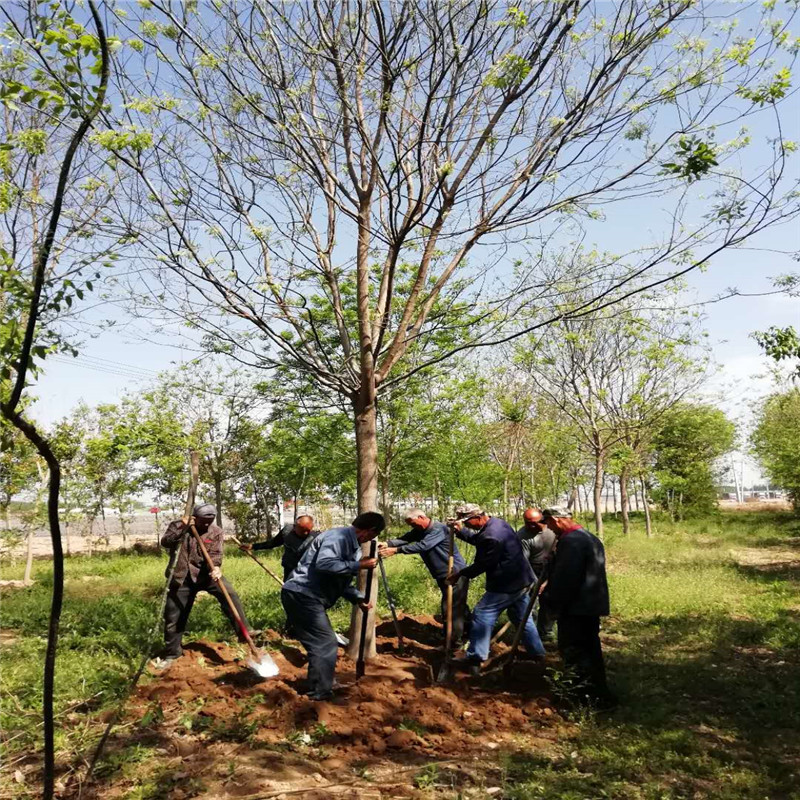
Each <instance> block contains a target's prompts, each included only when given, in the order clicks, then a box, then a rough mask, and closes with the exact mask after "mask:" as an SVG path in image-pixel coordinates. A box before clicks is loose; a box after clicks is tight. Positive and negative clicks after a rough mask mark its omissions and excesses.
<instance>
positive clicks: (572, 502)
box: [567, 486, 578, 511]
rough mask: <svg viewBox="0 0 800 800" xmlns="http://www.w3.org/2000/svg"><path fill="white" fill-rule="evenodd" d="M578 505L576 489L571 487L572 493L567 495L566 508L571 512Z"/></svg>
mask: <svg viewBox="0 0 800 800" xmlns="http://www.w3.org/2000/svg"><path fill="white" fill-rule="evenodd" d="M577 503H578V487H577V486H573V487H572V491H571V492H570V493H569V500H568V501H567V508H568V509H569V510H570V511H572V510H573V509H574V508H575V506H576V505H577Z"/></svg>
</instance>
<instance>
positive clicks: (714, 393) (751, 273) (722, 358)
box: [33, 3, 800, 473]
mask: <svg viewBox="0 0 800 800" xmlns="http://www.w3.org/2000/svg"><path fill="white" fill-rule="evenodd" d="M709 5H710V6H713V7H714V8H720V7H721V6H719V4H713V3H712V4H709ZM748 22H750V20H748V19H747V18H746V19H745V23H748ZM743 27H746V24H745V25H744V26H743ZM742 32H744V31H742ZM765 114H766V115H768V114H769V109H767V111H766V112H765ZM759 117H760V118H759ZM782 117H783V126H784V135H785V136H787V137H788V138H794V139H797V138H800V103H798V99H797V95H796V94H795V96H794V97H793V98H791V99H790V100H789V101H788V102H787V103H785V104H784V107H783V111H782ZM764 118H765V115H764V114H762V115H758V116H757V117H754V118H750V119H748V120H747V121H746V123H743V124H748V125H749V126H750V128H751V133H752V135H753V137H754V139H756V138H758V139H759V140H760V141H761V142H764V141H765V139H766V137H767V136H768V135H769V133H770V132H771V131H770V129H771V126H770V124H769V119H768V117H767V118H766V119H764ZM731 123H732V127H733V126H736V125H738V120H736V119H735V118H734V119H733V120H731ZM730 137H731V131H727V132H726V135H722V133H720V135H719V137H718V139H719V140H724V139H725V138H730ZM626 147H628V144H627V143H625V142H623V141H621V142H620V148H626ZM745 152H747V153H748V155H747V156H745V157H747V158H749V159H758V158H760V157H763V154H764V150H763V149H762V150H759V149H756V150H755V152H754V151H752V150H750V151H745ZM798 165H800V153H798V154H797V155H796V156H794V158H793V159H792V161H791V162H790V169H791V170H792V172H793V174H794V175H795V176H797V174H798ZM746 166H748V167H752V166H753V165H752V164H748V165H746ZM745 171H746V170H745ZM671 199H672V198H669V197H667V198H663V197H662V198H661V199H650V200H646V201H642V200H639V201H631V202H627V203H619V204H614V205H611V206H609V207H608V208H607V209H606V218H605V219H604V220H602V221H598V222H593V223H590V227H589V228H588V230H587V234H588V235H587V244H588V243H591V244H594V243H597V244H598V246H599V247H600V248H602V249H606V250H610V251H614V252H624V251H626V250H630V249H631V248H633V247H636V246H637V244H644V243H646V242H647V241H648V240H649V238H650V236H651V232H653V231H661V230H663V228H664V224H665V221H668V219H669V218H668V217H666V216H665V215H666V214H668V213H669V208H670V206H671V203H670V200H671ZM699 213H702V211H701V212H699ZM787 253H800V226H798V225H797V224H795V225H793V226H783V227H781V228H773V229H771V230H769V231H767V232H765V233H762V234H760V235H759V237H758V238H756V239H754V240H751V241H750V242H749V243H748V247H747V249H742V250H730V251H726V252H724V253H723V254H721V255H720V256H718V257H717V258H716V259H715V260H714V261H713V262H712V263H711V265H710V267H709V268H708V270H707V271H706V272H705V273H700V272H694V273H692V275H691V276H690V277H689V280H688V284H689V290H688V294H687V300H688V302H703V301H710V300H712V299H714V298H715V297H717V296H718V295H720V294H722V293H724V292H725V291H726V290H727V289H728V288H730V287H736V289H738V290H739V291H740V292H741V293H743V294H749V295H758V294H762V293H765V292H769V291H770V289H771V288H772V284H771V278H772V277H774V276H776V275H779V274H782V273H786V272H792V271H798V270H800V265H799V264H798V262H796V261H794V260H793V258H792V257H791V255H788V254H787ZM703 308H704V313H705V314H706V321H705V325H706V329H707V330H708V332H709V335H710V341H711V343H712V345H713V353H714V358H715V360H716V362H717V364H719V365H720V372H719V374H718V375H716V376H715V377H714V378H713V379H712V380H711V381H710V382H709V385H708V388H707V393H708V395H709V397H711V398H713V399H714V400H715V401H716V402H718V403H719V404H720V406H721V407H722V408H724V409H725V411H726V412H728V413H729V414H730V415H731V416H732V417H734V418H742V419H745V418H746V416H747V411H748V408H749V404H750V403H752V401H753V400H755V399H757V397H759V396H763V394H764V393H765V392H767V391H769V388H770V386H771V383H770V381H769V380H763V379H755V378H754V376H756V375H758V374H759V373H764V372H765V371H766V369H767V367H768V361H767V360H766V359H765V358H763V357H762V356H761V354H760V350H759V348H758V346H757V344H756V343H755V342H754V341H753V340H752V338H751V336H750V334H751V333H752V331H754V330H763V329H765V328H768V327H769V326H771V325H778V326H786V325H794V326H795V327H800V299H797V298H794V299H793V298H788V297H786V296H763V297H736V298H731V299H728V300H724V301H722V302H718V303H711V304H708V305H705V306H704V307H703ZM92 316H95V317H98V318H99V317H101V316H103V317H111V318H113V319H115V320H116V321H117V323H118V326H117V328H112V329H111V330H108V331H106V332H104V333H103V334H102V335H100V336H99V337H97V338H95V339H84V344H83V346H82V348H81V357H80V358H79V359H77V360H75V361H68V360H65V359H61V358H59V359H58V360H57V361H52V362H50V363H48V366H47V370H46V372H45V374H44V375H43V376H42V377H41V378H40V380H39V383H38V384H37V385H36V387H35V388H34V389H33V391H34V393H35V394H36V395H37V396H38V398H39V402H38V403H37V408H36V415H37V417H38V418H39V419H40V420H41V421H42V422H44V423H51V422H53V421H54V420H56V419H58V418H60V417H62V416H63V415H65V414H67V413H68V412H69V411H70V409H71V408H73V407H74V406H75V405H76V404H77V403H78V402H80V401H81V400H83V401H85V402H87V403H89V404H92V405H94V404H97V403H102V402H114V401H116V400H118V399H119V398H120V397H121V396H122V394H124V393H125V392H126V391H130V390H135V389H137V388H139V387H141V386H142V385H144V384H145V383H146V382H147V380H148V379H151V378H152V377H154V376H155V374H156V373H157V372H158V371H159V370H163V369H167V368H169V367H170V366H172V365H174V364H179V363H181V362H183V361H187V360H189V359H191V358H192V357H193V356H194V355H195V351H194V350H193V349H191V346H190V343H189V342H185V341H184V340H183V337H182V336H181V335H180V332H179V331H178V330H175V331H172V332H169V331H167V332H162V333H160V334H155V333H154V332H152V331H149V330H147V329H146V327H144V323H143V322H141V321H139V322H136V323H135V324H134V323H132V322H130V321H129V319H128V317H127V315H126V314H125V312H124V311H123V310H121V309H118V308H113V307H111V308H107V309H101V310H97V311H95V312H92ZM750 472H751V473H754V470H750Z"/></svg>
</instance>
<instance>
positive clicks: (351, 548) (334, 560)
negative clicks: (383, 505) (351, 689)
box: [281, 511, 386, 700]
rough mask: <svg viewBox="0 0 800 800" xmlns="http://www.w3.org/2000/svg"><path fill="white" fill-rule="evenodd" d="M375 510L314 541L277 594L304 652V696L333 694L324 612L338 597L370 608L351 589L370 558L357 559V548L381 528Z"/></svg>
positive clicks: (332, 639)
mask: <svg viewBox="0 0 800 800" xmlns="http://www.w3.org/2000/svg"><path fill="white" fill-rule="evenodd" d="M385 525H386V523H385V522H384V519H383V516H382V515H381V514H378V513H377V512H375V511H367V512H365V513H363V514H359V515H358V516H357V517H356V518H355V519H354V520H353V524H352V525H347V526H345V527H342V528H331V529H330V530H328V531H325V532H324V533H321V534H320V535H319V536H317V537H315V538H314V541H313V542H311V545H310V546H309V547H308V548H307V549H306V551H305V553H304V554H303V557H302V558H301V559H300V563H299V564H298V565H297V568H296V569H295V571H294V572H293V573H292V575H291V577H290V578H289V580H288V581H286V583H284V585H283V589H282V590H281V603H283V608H284V610H285V611H286V618H287V620H288V622H289V625H290V626H291V627H292V629H293V630H295V631H296V632H297V638H298V639H299V640H300V642H301V643H302V645H303V646H304V647H305V648H306V652H307V653H308V692H307V694H308V696H309V697H310V698H311V699H312V700H327V699H329V698H330V697H331V696H332V694H333V676H334V673H335V671H336V658H337V656H338V652H337V648H338V642H337V640H336V634H335V633H334V630H333V628H332V627H331V623H330V620H329V619H328V615H327V613H326V612H327V610H328V609H329V608H330V607H331V606H332V605H333V604H334V603H335V602H336V601H337V600H338V599H339V598H340V597H344V598H345V599H347V600H349V601H350V602H351V603H353V604H354V605H359V606H360V607H361V608H362V609H363V610H364V611H367V610H369V609H370V608H371V607H372V603H370V604H367V603H365V601H364V595H363V594H362V593H361V592H360V591H359V590H358V588H357V587H355V586H353V578H354V577H355V576H356V574H357V573H358V571H359V570H361V569H371V568H372V567H374V566H375V564H376V563H377V559H375V558H362V557H361V545H362V544H363V543H364V542H368V541H369V540H370V539H374V538H375V537H376V536H377V535H378V534H379V533H380V532H381V531H382V530H383V529H384V527H385Z"/></svg>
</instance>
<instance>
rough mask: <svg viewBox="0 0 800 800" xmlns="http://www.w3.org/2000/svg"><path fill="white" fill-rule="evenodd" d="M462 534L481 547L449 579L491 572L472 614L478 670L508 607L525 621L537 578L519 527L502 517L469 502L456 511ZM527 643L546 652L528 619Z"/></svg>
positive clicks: (471, 652)
mask: <svg viewBox="0 0 800 800" xmlns="http://www.w3.org/2000/svg"><path fill="white" fill-rule="evenodd" d="M454 524H455V526H456V535H457V536H458V537H459V538H460V539H463V540H464V541H465V542H469V543H470V544H473V545H475V549H476V553H475V561H474V562H473V563H472V564H471V565H470V566H469V567H465V568H464V569H462V570H461V571H460V572H454V573H453V574H452V575H451V576H450V578H449V582H450V583H452V584H456V583H457V582H458V581H459V580H460V579H461V578H477V577H478V575H481V574H482V573H486V593H485V594H484V595H483V597H481V599H480V600H479V601H478V604H477V605H476V606H475V608H474V610H473V612H472V627H471V628H470V634H469V648H468V650H467V658H466V661H467V662H468V664H469V667H470V670H471V671H472V672H473V673H474V672H476V671H477V669H476V668H480V664H481V662H482V661H485V660H486V659H487V658H488V657H489V645H490V642H491V637H492V629H493V628H494V624H495V622H496V621H497V618H498V617H499V616H500V614H502V613H503V611H507V612H508V616H509V617H510V618H511V621H512V622H513V623H515V624H519V622H520V620H521V619H522V617H523V616H525V612H526V611H527V608H528V601H529V597H528V589H529V587H530V585H531V584H532V583H533V581H534V577H533V570H532V569H531V565H530V564H529V563H528V560H527V559H526V558H525V557H524V556H523V555H522V545H521V544H520V541H519V537H518V536H517V534H516V531H515V530H514V529H513V528H512V527H511V526H510V525H509V524H508V523H507V522H506V521H505V520H504V519H500V517H492V516H490V515H489V514H487V513H486V512H485V511H483V510H482V509H481V508H480V506H476V505H467V506H462V507H461V508H457V509H456V522H455V523H454ZM522 641H523V642H524V644H525V649H526V650H527V651H528V653H529V654H531V655H535V656H543V655H544V654H545V650H544V646H543V645H542V640H541V639H540V638H539V634H538V633H537V631H536V625H534V623H533V620H532V619H531V618H530V617H528V620H527V621H526V623H525V628H524V629H523V633H522Z"/></svg>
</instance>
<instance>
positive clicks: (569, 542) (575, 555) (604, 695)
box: [542, 508, 617, 708]
mask: <svg viewBox="0 0 800 800" xmlns="http://www.w3.org/2000/svg"><path fill="white" fill-rule="evenodd" d="M542 517H543V519H544V522H545V523H546V525H547V527H548V528H550V530H551V531H553V532H554V533H555V535H556V539H557V544H556V553H555V557H554V558H553V561H552V563H551V565H550V571H549V573H548V580H547V586H546V587H545V589H544V591H543V593H542V603H544V604H545V605H546V607H547V610H548V613H550V614H551V615H552V616H554V617H555V618H556V619H557V620H558V649H559V651H560V652H561V657H562V658H563V660H564V666H565V667H567V668H568V669H570V670H571V671H572V672H574V673H575V676H576V678H577V681H578V684H577V688H578V691H579V692H580V694H581V695H582V696H584V697H585V698H587V699H588V700H590V701H591V702H592V703H594V704H596V705H599V706H601V707H604V708H610V707H612V706H614V705H616V702H617V700H616V697H615V696H614V694H613V693H612V692H611V690H610V689H609V688H608V684H607V683H606V668H605V664H604V663H603V651H602V649H601V646H600V617H605V616H607V615H608V613H609V601H608V582H607V581H606V553H605V549H604V548H603V543H602V542H601V541H600V540H599V539H598V538H597V537H596V536H594V535H593V534H591V533H589V531H587V530H586V529H585V528H582V527H581V525H580V524H579V523H577V522H575V520H573V519H572V518H571V515H570V513H569V512H568V511H565V510H563V509H560V508H546V509H544V510H543V511H542Z"/></svg>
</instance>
